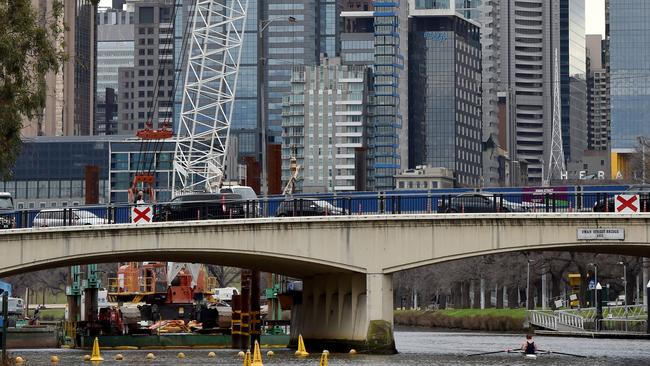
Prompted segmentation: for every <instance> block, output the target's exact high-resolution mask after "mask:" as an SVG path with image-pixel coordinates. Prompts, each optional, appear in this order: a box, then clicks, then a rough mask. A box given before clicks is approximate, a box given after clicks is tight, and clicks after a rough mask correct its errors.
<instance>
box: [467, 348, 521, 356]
mask: <svg viewBox="0 0 650 366" xmlns="http://www.w3.org/2000/svg"><path fill="white" fill-rule="evenodd" d="M510 352H512V350H511V349H506V350H503V351H491V352H481V353H473V354H471V355H467V357H470V356H482V355H493V354H495V353H510Z"/></svg>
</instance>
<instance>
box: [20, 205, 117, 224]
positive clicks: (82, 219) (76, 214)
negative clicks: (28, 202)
mask: <svg viewBox="0 0 650 366" xmlns="http://www.w3.org/2000/svg"><path fill="white" fill-rule="evenodd" d="M70 214H72V217H70V216H68V215H70ZM108 223H109V222H108V220H106V219H104V218H101V217H98V216H97V215H95V214H94V213H92V212H90V211H86V210H80V209H76V208H75V209H72V210H70V211H68V212H67V213H65V212H64V210H62V209H50V210H42V211H40V212H39V213H37V214H36V217H34V223H33V224H32V226H33V227H55V226H71V225H101V224H108Z"/></svg>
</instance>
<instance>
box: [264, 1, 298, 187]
mask: <svg viewBox="0 0 650 366" xmlns="http://www.w3.org/2000/svg"><path fill="white" fill-rule="evenodd" d="M257 9H258V12H260V14H263V9H264V1H260V0H258V6H257ZM277 20H282V21H287V22H289V23H295V22H296V18H294V17H292V16H289V17H277V18H271V19H267V20H260V21H259V22H258V24H257V35H258V39H257V57H258V62H257V112H258V113H257V114H258V117H257V118H258V119H259V121H260V126H259V128H260V130H261V131H260V132H261V137H260V144H261V146H260V148H261V149H262V174H261V175H262V176H261V177H260V190H261V191H262V192H261V193H262V194H263V195H264V196H266V195H268V193H269V186H268V177H267V171H268V167H267V162H266V145H267V142H268V141H266V139H267V136H266V135H267V133H266V132H267V131H266V130H267V126H266V124H267V123H266V90H267V89H266V85H265V78H264V71H265V67H266V55H265V53H264V51H265V50H266V45H265V42H264V41H265V38H264V31H265V30H266V29H267V28H268V27H269V25H271V23H273V22H274V21H277Z"/></svg>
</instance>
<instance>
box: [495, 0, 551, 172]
mask: <svg viewBox="0 0 650 366" xmlns="http://www.w3.org/2000/svg"><path fill="white" fill-rule="evenodd" d="M500 12H501V14H500V19H501V24H500V27H499V28H498V31H499V32H500V37H499V41H500V47H499V48H500V54H501V57H502V58H501V60H500V65H501V70H500V72H499V74H500V80H499V81H498V83H499V85H500V86H499V90H500V91H502V92H504V94H505V98H506V100H505V102H506V105H505V110H506V115H507V127H506V131H505V134H506V136H507V137H506V140H507V145H508V146H506V150H507V151H508V154H509V160H510V165H511V169H510V170H511V172H512V173H511V175H512V176H513V178H515V180H517V179H516V177H517V176H518V175H519V174H518V173H517V172H518V171H519V166H523V167H525V168H524V169H525V172H523V174H522V175H523V176H527V179H528V180H529V181H530V183H532V184H541V183H542V173H543V172H544V169H545V168H546V167H545V166H547V165H548V161H549V152H550V150H551V149H550V146H551V141H550V140H551V126H552V123H551V121H552V118H553V53H554V50H555V49H557V48H558V47H559V44H560V42H559V37H558V34H559V32H558V30H559V14H560V10H559V3H558V2H551V1H546V0H528V1H515V0H501V3H500Z"/></svg>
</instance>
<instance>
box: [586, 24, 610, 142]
mask: <svg viewBox="0 0 650 366" xmlns="http://www.w3.org/2000/svg"><path fill="white" fill-rule="evenodd" d="M586 40H587V59H588V72H587V94H588V100H589V105H588V118H587V121H588V123H587V127H588V149H589V150H598V151H607V150H609V132H610V130H609V128H610V118H611V115H610V106H609V72H608V71H607V66H606V59H605V55H606V53H605V47H603V46H605V45H606V44H607V43H606V41H604V40H603V39H602V36H601V35H600V34H590V35H587V38H586Z"/></svg>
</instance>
